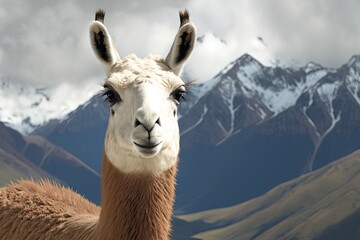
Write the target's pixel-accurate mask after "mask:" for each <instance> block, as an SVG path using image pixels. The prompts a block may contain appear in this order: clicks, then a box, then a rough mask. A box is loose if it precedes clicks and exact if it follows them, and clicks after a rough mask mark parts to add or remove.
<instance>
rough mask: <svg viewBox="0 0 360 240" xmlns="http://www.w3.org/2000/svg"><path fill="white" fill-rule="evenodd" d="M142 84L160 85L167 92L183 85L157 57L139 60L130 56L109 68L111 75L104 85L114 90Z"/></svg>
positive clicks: (134, 56)
mask: <svg viewBox="0 0 360 240" xmlns="http://www.w3.org/2000/svg"><path fill="white" fill-rule="evenodd" d="M143 82H150V83H155V84H160V85H163V86H164V87H165V88H167V89H169V90H171V89H174V88H176V87H179V86H181V85H184V82H183V81H182V80H181V79H180V78H179V77H178V76H177V75H176V74H174V73H173V72H172V71H171V70H170V68H169V67H168V66H167V65H166V64H165V63H164V60H163V59H162V58H161V57H159V56H157V55H149V56H147V57H146V58H143V59H141V58H138V57H137V56H136V55H135V54H131V55H129V56H127V57H125V58H123V59H121V60H119V61H118V62H117V63H116V64H115V65H114V66H113V67H112V68H111V75H110V77H109V78H108V79H107V80H106V84H107V85H111V86H113V87H114V88H126V87H128V86H129V85H131V84H140V83H143Z"/></svg>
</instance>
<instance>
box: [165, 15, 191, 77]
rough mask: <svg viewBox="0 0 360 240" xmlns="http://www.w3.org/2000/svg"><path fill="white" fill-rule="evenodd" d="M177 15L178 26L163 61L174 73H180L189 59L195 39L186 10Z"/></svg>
mask: <svg viewBox="0 0 360 240" xmlns="http://www.w3.org/2000/svg"><path fill="white" fill-rule="evenodd" d="M179 15H180V28H179V31H178V32H177V34H176V36H175V39H174V42H173V44H172V46H171V49H170V52H169V53H168V55H167V57H166V59H165V63H166V64H167V65H168V66H169V67H170V69H172V71H173V72H174V73H175V74H176V75H179V74H180V72H181V70H182V67H183V66H184V64H185V62H186V61H187V60H188V59H189V57H190V55H191V52H192V50H193V49H194V45H195V40H196V28H195V26H194V24H192V23H191V22H190V17H189V13H188V11H187V10H185V11H182V12H181V11H180V13H179Z"/></svg>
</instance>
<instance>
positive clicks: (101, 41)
mask: <svg viewBox="0 0 360 240" xmlns="http://www.w3.org/2000/svg"><path fill="white" fill-rule="evenodd" d="M104 18H105V11H104V10H102V9H99V10H98V11H97V12H96V14H95V21H94V22H92V23H91V24H90V30H89V34H90V42H91V46H92V49H93V50H94V53H95V55H96V57H97V58H98V59H99V60H100V62H101V63H102V65H103V66H104V68H105V72H106V75H107V76H109V75H110V71H111V67H112V66H113V65H114V64H115V63H116V61H117V60H119V59H120V57H119V54H118V52H117V50H116V47H115V44H114V42H113V40H112V38H111V36H110V34H109V32H108V30H107V29H106V27H105V25H104Z"/></svg>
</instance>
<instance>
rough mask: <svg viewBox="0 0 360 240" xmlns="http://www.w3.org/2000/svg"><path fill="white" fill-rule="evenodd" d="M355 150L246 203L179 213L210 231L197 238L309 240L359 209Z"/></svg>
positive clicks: (359, 154) (359, 166)
mask: <svg viewBox="0 0 360 240" xmlns="http://www.w3.org/2000/svg"><path fill="white" fill-rule="evenodd" d="M359 193H360V151H357V152H354V153H353V154H351V155H349V156H347V157H345V158H343V159H341V160H339V161H336V162H335V163H333V164H330V165H328V166H326V167H324V168H322V169H319V170H317V171H315V172H312V173H310V174H307V175H304V176H302V177H300V178H298V179H295V180H293V181H290V182H287V183H284V184H282V185H280V186H278V187H276V188H274V189H273V190H271V191H270V192H268V193H266V194H265V195H263V196H261V197H259V198H256V199H254V200H251V201H249V202H246V203H243V204H240V205H236V206H232V207H228V208H222V209H215V210H210V211H204V212H200V213H196V214H189V215H184V216H179V217H180V218H181V219H183V220H186V221H189V222H193V221H203V222H205V223H208V224H212V225H213V226H214V229H213V230H210V231H205V232H202V233H199V234H196V235H195V237H197V238H200V239H227V240H231V239H252V238H256V239H292V238H293V239H308V238H310V239H312V238H314V237H316V236H318V235H319V234H321V233H322V232H323V231H324V230H325V229H327V228H328V227H329V226H332V225H334V224H336V223H338V222H340V221H342V220H343V219H345V218H347V217H348V216H351V215H352V214H353V213H355V212H356V211H357V210H359V209H360V194H359Z"/></svg>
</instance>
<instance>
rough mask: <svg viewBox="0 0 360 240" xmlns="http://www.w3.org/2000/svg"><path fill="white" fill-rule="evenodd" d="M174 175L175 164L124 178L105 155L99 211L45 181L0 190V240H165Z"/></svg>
mask: <svg viewBox="0 0 360 240" xmlns="http://www.w3.org/2000/svg"><path fill="white" fill-rule="evenodd" d="M176 172H177V167H176V166H175V167H173V168H171V169H170V170H168V171H167V172H165V173H163V174H162V175H161V176H158V177H155V176H152V175H136V174H124V173H121V172H120V171H118V170H117V169H115V168H114V167H113V165H112V164H111V163H110V162H109V161H108V159H107V157H106V155H105V156H104V160H103V174H102V185H103V192H102V209H101V213H100V208H99V207H97V206H95V205H94V204H92V203H91V202H89V201H88V200H86V199H84V198H83V197H81V196H80V195H79V194H77V193H74V192H73V191H71V190H70V189H68V188H64V187H60V186H57V185H54V184H52V183H50V182H49V181H42V182H39V183H35V182H33V181H22V182H20V183H17V184H13V185H10V186H8V187H5V188H0V239H1V240H35V239H36V240H49V239H51V240H92V239H94V240H95V239H96V240H105V239H106V240H118V239H126V240H163V239H168V237H169V232H170V226H171V224H170V221H171V216H172V207H173V199H174V194H175V193H174V185H175V176H176ZM99 216H100V217H99Z"/></svg>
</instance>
